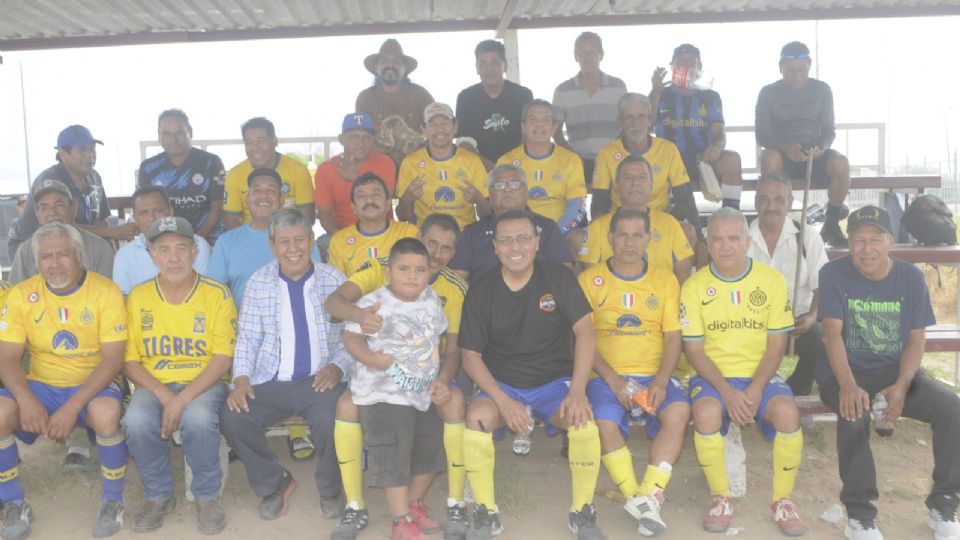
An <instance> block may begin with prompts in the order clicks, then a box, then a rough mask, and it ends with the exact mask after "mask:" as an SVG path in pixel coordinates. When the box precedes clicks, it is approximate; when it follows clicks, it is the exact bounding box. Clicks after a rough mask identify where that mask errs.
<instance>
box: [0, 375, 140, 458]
mask: <svg viewBox="0 0 960 540" xmlns="http://www.w3.org/2000/svg"><path fill="white" fill-rule="evenodd" d="M27 386H28V387H29V388H30V393H31V394H33V395H34V397H36V398H37V399H38V400H39V401H40V403H41V404H42V405H43V406H44V408H46V409H47V414H53V413H54V412H56V411H57V409H59V408H60V407H63V404H64V403H66V402H67V400H69V399H70V398H71V397H73V395H74V394H76V393H77V391H78V390H80V387H79V386H50V385H49V384H44V383H42V382H37V381H27ZM0 396H2V397H5V398H9V399H14V397H13V394H12V393H11V392H10V390H7V389H6V388H0ZM93 397H94V398H98V397H112V398H113V399H115V400H117V403H118V404H120V406H121V407H123V394H122V393H121V392H120V386H119V385H118V384H117V383H116V381H114V382H111V383H110V384H108V385H107V387H106V388H104V389H103V390H101V391H99V392H97V394H96V395H94V396H93ZM77 427H83V428H85V427H87V408H86V407H84V408H82V409H80V414H79V415H77ZM16 435H17V438H18V439H20V440H21V441H23V442H25V443H27V444H33V441H35V440H37V437H38V436H39V434H38V433H33V432H30V431H17V433H16Z"/></svg>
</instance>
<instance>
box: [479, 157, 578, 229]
mask: <svg viewBox="0 0 960 540" xmlns="http://www.w3.org/2000/svg"><path fill="white" fill-rule="evenodd" d="M502 163H512V164H514V165H516V166H517V167H520V168H521V169H523V172H524V173H526V175H527V189H528V191H527V206H529V207H530V209H531V210H533V211H534V212H536V213H538V214H540V215H541V216H546V217H548V218H550V219H552V220H554V221H558V220H559V219H560V218H561V217H563V214H564V212H565V211H566V204H567V201H568V200H570V199H584V198H586V196H587V184H586V182H585V181H584V179H583V162H582V161H580V156H578V155H577V154H575V153H574V152H571V151H570V150H567V149H566V148H564V147H562V146H554V147H553V150H551V151H550V154H548V155H547V156H545V157H542V158H535V157H533V156H531V155H530V154H528V153H527V150H526V148H525V147H524V145H522V144H521V145H520V146H518V147H516V148H514V149H513V150H511V151H509V152H507V153H506V154H504V155H502V156H500V159H498V160H497V165H500V164H502Z"/></svg>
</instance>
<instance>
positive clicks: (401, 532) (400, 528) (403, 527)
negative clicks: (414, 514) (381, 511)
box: [390, 519, 428, 540]
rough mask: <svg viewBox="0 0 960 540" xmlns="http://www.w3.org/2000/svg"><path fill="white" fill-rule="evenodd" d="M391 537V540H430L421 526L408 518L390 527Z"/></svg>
mask: <svg viewBox="0 0 960 540" xmlns="http://www.w3.org/2000/svg"><path fill="white" fill-rule="evenodd" d="M390 538H391V540H428V538H427V536H426V535H425V534H423V531H421V530H420V527H417V524H416V523H414V522H413V521H408V520H407V519H401V520H399V521H395V522H394V523H393V526H391V527H390Z"/></svg>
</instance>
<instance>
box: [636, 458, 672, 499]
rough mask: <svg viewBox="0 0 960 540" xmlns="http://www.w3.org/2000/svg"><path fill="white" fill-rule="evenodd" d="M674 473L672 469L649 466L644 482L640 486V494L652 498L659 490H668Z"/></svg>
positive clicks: (644, 474) (644, 475)
mask: <svg viewBox="0 0 960 540" xmlns="http://www.w3.org/2000/svg"><path fill="white" fill-rule="evenodd" d="M672 471H673V469H672V468H670V469H668V468H666V467H663V468H661V467H658V466H655V465H647V470H646V472H644V473H643V482H642V483H641V484H640V494H641V495H647V496H650V495H653V493H654V492H655V491H657V490H660V491H663V490H665V489H667V483H668V482H670V475H671V473H672Z"/></svg>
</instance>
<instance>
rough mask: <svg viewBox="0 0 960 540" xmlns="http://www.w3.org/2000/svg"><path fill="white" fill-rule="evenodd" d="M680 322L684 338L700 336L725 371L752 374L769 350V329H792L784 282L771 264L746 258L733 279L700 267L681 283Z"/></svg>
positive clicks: (744, 374)
mask: <svg viewBox="0 0 960 540" xmlns="http://www.w3.org/2000/svg"><path fill="white" fill-rule="evenodd" d="M680 298H681V304H680V326H681V331H682V333H683V340H684V341H703V342H704V344H703V347H704V351H705V352H706V354H707V356H708V357H709V358H710V360H712V361H713V363H714V364H716V366H717V368H718V369H719V370H720V373H722V374H723V376H724V377H753V374H754V372H755V371H756V370H757V366H758V365H759V364H760V360H761V358H763V355H764V353H765V352H766V351H767V334H774V333H783V332H789V331H791V330H793V311H792V309H791V308H790V301H789V300H788V299H787V282H786V281H785V280H784V278H783V275H782V274H781V273H780V272H777V271H776V270H774V269H773V268H770V267H769V266H767V265H765V264H763V263H761V262H758V261H755V260H753V259H747V270H746V271H745V272H744V273H743V275H741V276H740V277H738V278H736V279H726V278H722V277H720V276H718V275H717V274H716V273H715V272H714V271H713V264H710V265H709V266H707V267H704V268H701V269H700V270H699V271H698V272H697V273H695V274H694V275H693V276H691V277H690V279H688V280H687V281H685V282H684V283H683V289H682V291H681V295H680Z"/></svg>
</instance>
